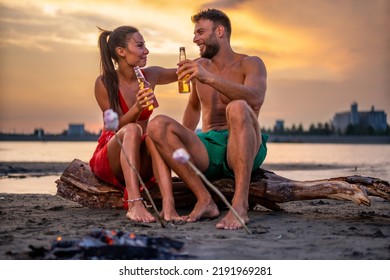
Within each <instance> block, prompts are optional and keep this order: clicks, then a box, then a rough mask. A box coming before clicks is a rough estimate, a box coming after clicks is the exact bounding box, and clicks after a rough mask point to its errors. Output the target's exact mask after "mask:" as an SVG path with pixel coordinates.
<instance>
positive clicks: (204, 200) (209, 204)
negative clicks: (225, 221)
mask: <svg viewBox="0 0 390 280" xmlns="http://www.w3.org/2000/svg"><path fill="white" fill-rule="evenodd" d="M148 134H149V137H150V138H151V139H152V141H153V142H154V144H155V147H156V149H157V151H158V152H159V154H160V155H161V157H162V159H163V160H164V162H165V163H166V164H167V165H168V166H169V167H170V168H171V169H172V170H173V171H174V172H175V173H176V174H177V175H178V176H179V177H180V178H181V179H182V180H183V182H184V183H185V184H186V185H187V186H188V188H189V189H190V190H191V191H192V192H193V193H194V195H195V197H196V198H197V203H196V205H195V207H194V209H193V210H192V211H191V213H190V214H189V215H188V216H185V217H183V219H185V220H186V221H187V222H195V221H198V220H199V219H201V218H215V217H217V216H218V215H219V210H218V207H217V205H216V204H215V202H214V201H213V199H212V198H211V195H210V193H209V192H208V191H207V189H206V187H205V186H204V184H203V182H202V180H201V179H200V178H199V176H197V175H196V174H195V173H194V171H193V170H192V169H191V168H190V167H189V166H188V165H187V164H181V163H178V162H176V161H174V160H173V158H172V154H173V152H174V151H175V150H177V149H179V148H183V147H184V148H185V149H186V150H187V152H188V153H189V154H190V156H191V161H192V162H193V163H194V164H195V165H196V166H198V168H199V169H200V170H205V169H206V168H207V167H208V155H207V151H206V149H205V147H204V146H203V143H202V142H201V141H200V139H199V138H198V137H197V136H196V135H195V133H194V132H193V131H191V130H189V129H187V128H185V127H183V126H182V125H181V124H179V123H178V122H176V121H175V120H173V119H171V118H169V117H167V116H161V115H160V116H156V117H155V118H154V119H153V120H151V122H150V123H149V125H148Z"/></svg>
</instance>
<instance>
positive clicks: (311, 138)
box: [0, 134, 390, 144]
mask: <svg viewBox="0 0 390 280" xmlns="http://www.w3.org/2000/svg"><path fill="white" fill-rule="evenodd" d="M268 136H269V138H268V143H308V144H310V143H313V144H314V143H317V144H390V135H372V136H370V135H277V134H268ZM98 138H99V135H96V134H90V135H84V136H83V135H82V136H77V135H76V136H69V135H49V134H48V135H44V136H37V135H31V134H0V142H5V141H8V142H24V141H25V142H28V141H31V142H97V140H98Z"/></svg>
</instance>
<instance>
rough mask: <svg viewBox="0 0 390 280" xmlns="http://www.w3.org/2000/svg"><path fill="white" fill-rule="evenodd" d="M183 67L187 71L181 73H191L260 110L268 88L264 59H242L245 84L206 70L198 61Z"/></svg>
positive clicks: (231, 97) (192, 75) (202, 81)
mask: <svg viewBox="0 0 390 280" xmlns="http://www.w3.org/2000/svg"><path fill="white" fill-rule="evenodd" d="M183 67H185V68H186V70H187V71H183V72H182V73H181V74H182V75H185V74H190V77H189V78H190V79H192V78H195V79H197V80H198V81H199V82H201V83H204V84H208V85H210V86H212V87H213V88H215V89H216V90H217V91H219V92H220V93H221V94H223V95H225V96H226V97H227V98H229V99H230V100H245V101H246V102H247V103H248V104H249V105H250V106H251V107H252V109H253V110H254V111H256V112H258V111H260V108H261V106H262V105H263V102H264V98H265V91H266V88H267V72H266V68H265V65H264V63H263V61H262V60H261V59H260V58H258V57H254V56H252V57H246V58H244V59H243V60H242V67H243V71H244V75H245V80H244V83H243V84H240V83H236V82H233V81H230V80H228V79H224V78H222V77H220V76H218V75H215V74H213V73H210V72H208V71H206V70H205V69H204V68H203V67H202V65H201V64H200V63H199V62H197V61H189V63H188V61H187V63H185V65H183Z"/></svg>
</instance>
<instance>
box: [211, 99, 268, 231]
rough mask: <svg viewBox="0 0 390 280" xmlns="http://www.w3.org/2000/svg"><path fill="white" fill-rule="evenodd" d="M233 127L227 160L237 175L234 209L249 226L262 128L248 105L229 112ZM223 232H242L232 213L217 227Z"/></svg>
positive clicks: (233, 107)
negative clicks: (237, 230) (252, 179)
mask: <svg viewBox="0 0 390 280" xmlns="http://www.w3.org/2000/svg"><path fill="white" fill-rule="evenodd" d="M226 114H227V119H228V124H229V141H228V147H227V159H228V164H229V166H230V168H231V169H232V170H233V172H234V178H235V192H234V196H233V200H232V206H233V208H234V209H235V210H236V212H237V213H238V215H239V216H240V217H241V219H242V220H243V221H244V222H245V223H247V222H248V221H249V218H248V195H249V184H250V178H251V173H252V167H253V160H254V158H255V156H256V154H257V152H258V150H259V147H260V145H261V136H260V126H259V124H258V122H257V119H256V117H255V115H254V114H253V112H252V111H251V109H250V107H249V106H248V105H247V103H246V102H245V101H233V102H231V103H230V104H229V105H228V107H227V108H226ZM216 227H217V228H219V229H239V228H242V225H241V223H240V222H239V221H238V220H237V218H236V217H235V216H234V214H233V212H232V211H229V212H228V213H227V214H226V216H225V217H224V218H223V219H222V220H221V221H220V222H218V223H217V225H216Z"/></svg>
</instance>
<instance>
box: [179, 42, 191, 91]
mask: <svg viewBox="0 0 390 280" xmlns="http://www.w3.org/2000/svg"><path fill="white" fill-rule="evenodd" d="M185 59H186V49H185V48H184V47H180V55H179V61H183V60H185ZM189 76H190V75H188V74H187V75H186V76H185V77H184V78H183V79H181V80H179V81H178V84H179V92H180V93H188V92H190V91H191V86H190V81H189V80H188V77H189Z"/></svg>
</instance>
